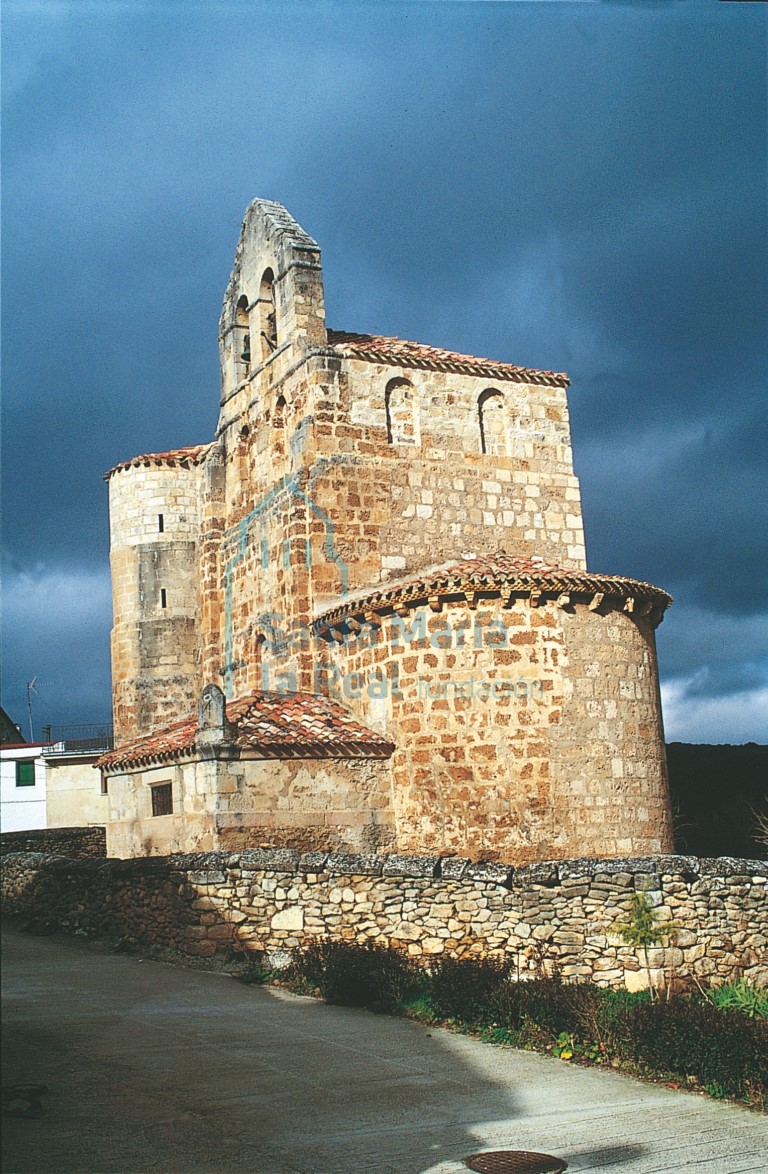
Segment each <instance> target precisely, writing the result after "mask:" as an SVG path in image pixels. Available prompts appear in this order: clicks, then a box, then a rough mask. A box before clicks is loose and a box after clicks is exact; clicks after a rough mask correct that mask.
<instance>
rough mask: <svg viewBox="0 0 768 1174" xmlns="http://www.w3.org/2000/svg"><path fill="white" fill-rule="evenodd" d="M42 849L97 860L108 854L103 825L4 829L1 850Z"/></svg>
mask: <svg viewBox="0 0 768 1174" xmlns="http://www.w3.org/2000/svg"><path fill="white" fill-rule="evenodd" d="M11 852H44V853H47V854H48V855H49V856H67V857H69V858H70V859H74V860H98V859H103V858H104V857H105V856H106V854H107V829H106V828H104V827H71V828H36V829H34V830H32V831H27V832H3V833H2V835H0V854H1V855H3V856H6V855H8V854H9V853H11Z"/></svg>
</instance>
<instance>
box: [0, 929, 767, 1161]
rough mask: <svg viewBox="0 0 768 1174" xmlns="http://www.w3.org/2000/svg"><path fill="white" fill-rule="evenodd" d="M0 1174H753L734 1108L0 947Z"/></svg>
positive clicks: (137, 972)
mask: <svg viewBox="0 0 768 1174" xmlns="http://www.w3.org/2000/svg"><path fill="white" fill-rule="evenodd" d="M3 973H4V986H5V995H4V1006H5V1024H6V1026H5V1031H4V1047H3V1085H4V1086H6V1085H19V1084H35V1083H42V1084H45V1085H47V1086H48V1089H49V1091H48V1093H47V1094H46V1095H45V1096H44V1097H42V1104H43V1106H44V1108H45V1114H44V1115H43V1116H41V1117H38V1118H34V1119H30V1118H12V1119H6V1120H4V1122H3V1125H4V1129H3V1141H4V1147H3V1148H4V1166H3V1169H4V1170H5V1172H6V1174H29V1172H33V1174H67V1172H70V1171H77V1172H78V1174H113V1172H114V1174H144V1172H145V1171H161V1172H162V1174H198V1172H199V1174H203V1172H205V1174H208V1172H218V1171H221V1172H225V1174H229V1172H239V1171H246V1170H247V1171H249V1174H289V1172H290V1174H296V1172H299V1174H353V1172H354V1174H362V1172H369V1171H370V1172H374V1171H375V1172H376V1174H389V1172H391V1174H394V1172H395V1171H397V1174H427V1172H429V1174H453V1172H458V1171H462V1170H466V1167H465V1165H464V1159H465V1158H466V1157H467V1156H468V1155H469V1154H472V1153H476V1152H477V1151H478V1150H483V1149H521V1150H537V1151H543V1152H545V1153H549V1154H556V1155H558V1156H560V1157H562V1158H564V1159H566V1160H567V1161H568V1163H569V1171H577V1170H578V1171H582V1170H592V1171H595V1170H600V1171H606V1172H608V1171H616V1172H617V1174H656V1172H659V1174H660V1172H661V1171H665V1172H666V1171H681V1170H685V1171H697V1172H698V1171H701V1172H702V1174H703V1172H711V1174H740V1172H741V1171H766V1170H768V1122H767V1121H766V1119H765V1118H764V1117H761V1116H759V1115H757V1114H755V1113H752V1112H750V1111H749V1110H746V1109H742V1108H739V1107H736V1106H733V1105H728V1104H721V1103H717V1102H713V1101H709V1100H706V1099H704V1098H702V1097H699V1096H694V1095H691V1094H686V1093H682V1092H674V1091H671V1090H668V1089H665V1088H657V1087H655V1086H652V1085H646V1084H642V1083H640V1082H637V1081H634V1080H631V1079H628V1078H626V1077H623V1076H620V1075H618V1074H616V1073H612V1072H602V1071H599V1070H587V1069H581V1068H577V1067H573V1066H569V1065H568V1064H567V1063H564V1062H562V1061H560V1060H556V1059H554V1058H551V1057H549V1056H540V1055H536V1054H533V1053H527V1052H519V1051H515V1050H513V1049H508V1048H494V1047H490V1046H489V1045H487V1044H482V1043H479V1042H478V1041H476V1040H472V1039H468V1038H466V1037H463V1036H459V1035H453V1034H451V1033H449V1032H447V1031H443V1030H439V1029H430V1028H425V1027H422V1026H419V1025H416V1024H413V1023H410V1022H406V1021H403V1020H397V1019H388V1018H386V1017H383V1016H376V1015H372V1014H370V1013H368V1012H365V1011H354V1010H348V1009H344V1008H336V1007H326V1006H324V1005H323V1004H321V1003H318V1002H316V1001H314V1000H311V999H300V998H297V997H296V996H293V995H288V994H285V993H281V992H276V991H273V990H268V989H264V988H259V987H246V986H243V985H241V984H240V983H237V982H235V981H234V980H233V979H232V978H229V977H228V976H226V975H222V974H215V973H208V972H205V971H196V970H188V969H184V968H182V967H177V966H169V965H166V964H164V963H160V962H154V961H143V962H142V961H140V960H139V958H137V957H133V956H125V955H115V954H111V953H108V952H107V951H106V950H105V949H102V948H98V947H95V946H93V945H91V944H89V943H87V942H84V941H81V940H73V941H68V940H62V939H61V938H60V937H57V938H39V937H32V936H28V935H24V934H21V933H19V932H18V931H15V930H10V931H6V933H5V934H4V937H3Z"/></svg>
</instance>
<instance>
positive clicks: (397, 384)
mask: <svg viewBox="0 0 768 1174" xmlns="http://www.w3.org/2000/svg"><path fill="white" fill-rule="evenodd" d="M384 403H385V406H386V410H387V443H388V444H420V443H421V436H420V430H419V404H418V400H417V398H416V389H415V387H414V386H413V384H412V383H409V381H408V380H407V379H390V381H389V383H388V384H387V388H386V391H385V393H384Z"/></svg>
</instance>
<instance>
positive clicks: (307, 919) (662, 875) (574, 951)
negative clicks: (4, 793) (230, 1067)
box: [3, 849, 768, 989]
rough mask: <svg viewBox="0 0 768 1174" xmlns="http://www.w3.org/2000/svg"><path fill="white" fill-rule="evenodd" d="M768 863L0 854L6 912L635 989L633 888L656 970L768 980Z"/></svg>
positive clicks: (112, 929) (217, 948)
mask: <svg viewBox="0 0 768 1174" xmlns="http://www.w3.org/2000/svg"><path fill="white" fill-rule="evenodd" d="M766 886H768V864H765V863H762V862H758V861H749V860H729V859H725V858H718V859H715V860H705V859H697V858H695V857H688V856H659V857H646V858H634V859H633V858H624V859H618V860H604V861H597V860H591V859H583V860H571V861H560V862H554V863H544V864H535V865H529V866H526V867H523V868H519V869H511V868H509V867H508V866H507V865H503V864H495V863H494V864H482V863H480V864H478V863H472V862H470V861H467V860H462V859H458V858H456V857H444V858H437V857H426V856H396V855H388V856H387V855H383V856H382V855H364V856H352V855H343V854H333V853H331V854H325V853H307V854H304V855H303V856H301V855H300V854H299V853H298V852H296V851H292V850H289V849H283V850H268V849H254V850H252V851H245V852H241V853H205V854H200V855H188V856H171V857H150V858H142V859H133V860H103V861H96V860H67V859H63V858H61V857H54V856H50V855H42V854H16V855H10V856H7V857H5V859H4V861H3V901H4V909H5V911H6V912H8V913H13V914H17V915H20V916H21V917H22V918H23V919H24V920H25V921H27V922H30V923H32V924H37V923H43V924H48V925H49V926H50V925H53V926H58V927H60V928H63V929H65V930H68V931H70V932H75V931H81V932H85V933H90V934H98V935H107V936H111V937H113V938H114V937H121V938H126V939H129V940H131V941H133V942H135V943H136V945H137V946H140V947H141V948H147V947H151V946H158V947H165V948H170V949H173V950H176V951H180V952H182V953H185V954H188V955H192V956H196V957H203V958H213V957H214V956H217V955H218V956H223V957H225V958H226V957H232V956H234V955H237V954H243V953H246V952H253V953H256V954H259V955H264V956H266V958H267V959H268V960H270V961H271V962H272V963H273V964H274V963H278V964H279V963H280V962H281V961H283V962H284V961H287V959H288V958H289V957H290V955H291V953H292V952H293V951H295V950H297V949H301V948H302V947H304V946H306V945H307V944H309V943H310V942H312V941H315V940H317V939H318V938H321V937H324V936H331V937H333V938H337V939H344V940H349V941H359V942H367V941H372V942H374V941H375V942H378V943H380V944H382V945H384V946H387V947H390V948H392V949H399V950H403V951H406V952H407V953H408V954H409V955H411V956H412V957H415V958H418V959H420V960H422V961H423V962H424V963H425V964H429V963H430V962H431V961H434V960H436V959H438V958H440V957H442V956H445V955H452V956H457V957H466V956H471V957H484V956H487V955H496V956H503V955H506V956H507V957H508V958H509V959H510V961H511V962H512V965H513V966H514V967H515V968H516V969H517V970H518V972H519V973H520V974H521V975H526V974H533V973H536V972H537V971H538V970H540V969H541V968H544V970H548V969H549V970H552V969H553V968H557V969H559V970H560V972H561V973H562V975H563V976H564V977H566V978H570V979H591V980H594V981H595V982H597V983H599V984H600V985H603V986H610V987H617V988H619V987H628V988H630V989H635V988H638V987H641V986H643V985H644V984H645V982H646V976H645V973H644V970H643V969H642V967H641V960H640V959H639V958H638V956H637V953H636V951H635V950H633V949H631V948H629V947H627V946H625V945H622V944H621V942H620V941H619V940H618V939H617V938H616V935H615V934H614V933H612V932H611V929H610V927H611V925H612V924H613V922H614V921H615V920H616V919H617V918H622V916H625V915H626V904H627V900H628V898H629V896H630V894H631V893H632V892H633V891H634V890H635V889H641V890H643V891H645V892H647V893H648V894H649V895H650V899H651V900H652V901H653V902H654V904H655V906H656V908H657V911H658V914H659V917H660V918H661V919H663V920H668V921H673V922H674V923H675V925H676V928H675V930H674V932H673V933H672V934H671V936H670V941H669V944H668V945H667V946H666V947H665V948H663V949H657V950H653V951H651V954H650V964H651V968H652V975H653V979H654V981H656V982H660V981H661V980H662V977H663V975H664V974H665V972H666V975H667V976H669V975H676V976H679V977H695V978H696V979H698V980H699V981H702V982H713V983H719V982H724V981H727V980H730V979H733V978H735V977H737V976H740V975H745V976H747V977H749V978H751V979H753V980H754V981H756V982H758V983H760V984H766V983H768V917H767V916H766V914H767V913H768V902H767V901H766Z"/></svg>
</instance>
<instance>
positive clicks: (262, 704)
mask: <svg viewBox="0 0 768 1174" xmlns="http://www.w3.org/2000/svg"><path fill="white" fill-rule="evenodd" d="M227 721H228V722H229V723H231V726H232V727H233V728H232V730H231V736H232V741H233V742H234V744H235V745H236V746H238V747H239V749H240V751H241V754H243V755H245V756H246V757H248V752H249V751H250V752H251V753H252V754H253V756H255V757H258V758H386V757H389V755H390V754H391V753H392V751H393V750H394V746H393V745H392V743H391V742H388V741H387V740H386V739H385V738H384V737H383V736H382V735H381V734H378V733H376V732H375V731H374V730H371V729H369V728H368V727H367V726H364V725H362V724H361V723H360V722H358V721H357V719H356V718H355V717H354V716H353V715H352V714H351V713H350V712H349V711H348V710H347V709H345V708H344V706H343V705H339V704H337V702H335V701H331V700H330V698H328V697H320V696H317V695H315V694H313V693H272V692H264V691H261V690H259V691H257V692H255V693H250V694H248V696H246V697H243V698H241V699H240V700H238V701H230V702H228V703H227ZM196 734H197V717H196V716H194V717H186V718H184V719H183V720H182V721H178V722H174V723H173V725H169V726H166V727H165V728H164V729H162V730H158V731H157V732H156V733H154V734H150V735H149V736H148V737H145V738H138V739H137V740H135V741H133V742H130V743H128V744H127V745H125V746H119V747H117V749H115V750H110V751H109V752H108V753H107V754H104V755H102V757H101V758H100V759H99V760H98V761H97V762H96V763H95V765H96V766H98V767H101V768H102V769H103V770H105V771H107V772H109V773H115V772H118V771H122V770H125V769H127V768H128V767H131V766H134V767H136V766H140V765H142V764H149V763H153V762H163V761H167V760H169V759H173V758H179V757H182V756H187V757H189V756H192V755H193V754H194V751H195V736H196Z"/></svg>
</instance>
